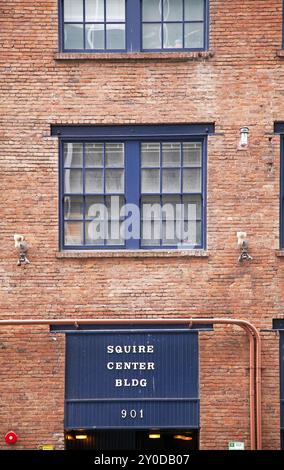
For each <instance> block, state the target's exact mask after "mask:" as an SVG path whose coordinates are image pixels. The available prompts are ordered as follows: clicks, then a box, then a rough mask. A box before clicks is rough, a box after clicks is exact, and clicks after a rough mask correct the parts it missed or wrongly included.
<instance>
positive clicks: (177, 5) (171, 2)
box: [163, 0, 183, 21]
mask: <svg viewBox="0 0 284 470" xmlns="http://www.w3.org/2000/svg"><path fill="white" fill-rule="evenodd" d="M182 2H183V0H164V8H163V10H164V21H182Z"/></svg>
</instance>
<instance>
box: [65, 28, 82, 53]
mask: <svg viewBox="0 0 284 470" xmlns="http://www.w3.org/2000/svg"><path fill="white" fill-rule="evenodd" d="M64 48H65V49H84V38H83V25H82V24H66V25H65V26H64Z"/></svg>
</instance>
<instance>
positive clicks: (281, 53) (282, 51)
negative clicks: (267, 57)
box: [276, 49, 284, 59]
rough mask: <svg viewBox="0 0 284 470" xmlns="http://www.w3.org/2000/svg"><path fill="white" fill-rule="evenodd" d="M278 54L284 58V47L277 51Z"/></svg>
mask: <svg viewBox="0 0 284 470" xmlns="http://www.w3.org/2000/svg"><path fill="white" fill-rule="evenodd" d="M276 56H277V57H279V58H280V59H284V49H279V50H278V51H276Z"/></svg>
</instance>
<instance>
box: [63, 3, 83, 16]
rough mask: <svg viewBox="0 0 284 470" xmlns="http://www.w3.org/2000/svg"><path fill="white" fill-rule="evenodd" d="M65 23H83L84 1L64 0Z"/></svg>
mask: <svg viewBox="0 0 284 470" xmlns="http://www.w3.org/2000/svg"><path fill="white" fill-rule="evenodd" d="M64 21H83V0H64Z"/></svg>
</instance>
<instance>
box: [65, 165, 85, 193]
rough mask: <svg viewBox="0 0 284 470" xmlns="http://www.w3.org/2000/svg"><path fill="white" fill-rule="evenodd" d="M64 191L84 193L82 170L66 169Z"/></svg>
mask: <svg viewBox="0 0 284 470" xmlns="http://www.w3.org/2000/svg"><path fill="white" fill-rule="evenodd" d="M64 192H65V193H82V192H83V172H82V170H65V175H64Z"/></svg>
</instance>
